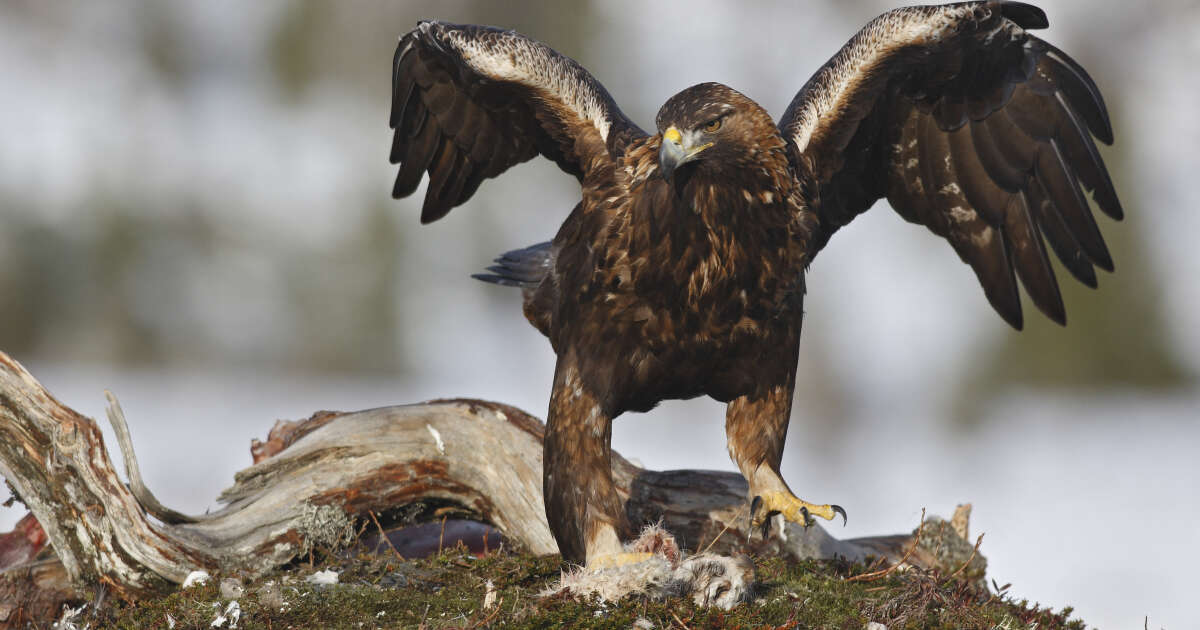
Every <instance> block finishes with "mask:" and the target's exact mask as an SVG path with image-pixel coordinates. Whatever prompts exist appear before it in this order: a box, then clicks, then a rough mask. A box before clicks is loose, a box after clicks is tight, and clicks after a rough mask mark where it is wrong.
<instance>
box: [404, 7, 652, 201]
mask: <svg viewBox="0 0 1200 630" xmlns="http://www.w3.org/2000/svg"><path fill="white" fill-rule="evenodd" d="M391 127H392V129H394V130H395V134H394V136H393V140H392V153H391V161H392V163H393V164H399V165H400V173H399V175H398V176H397V177H396V185H395V188H394V189H393V191H392V196H393V197H396V198H400V197H407V196H408V195H411V194H412V193H413V191H415V190H416V189H417V185H418V184H420V183H421V179H422V177H423V176H424V174H425V173H426V172H428V173H429V187H428V189H427V190H426V192H425V203H424V206H423V207H422V209H421V222H422V223H429V222H430V221H435V220H437V219H440V218H442V217H443V216H445V215H446V213H448V212H450V209H451V208H454V207H455V206H458V205H460V204H462V203H464V202H466V201H467V200H468V199H470V198H471V195H473V194H475V190H476V189H477V188H478V187H479V184H480V183H481V182H482V181H483V180H484V179H485V178H488V177H495V176H497V175H499V174H500V173H503V172H504V171H505V170H507V169H508V168H509V167H511V166H513V165H515V164H519V163H521V162H524V161H526V160H529V159H531V158H533V157H534V156H535V155H537V154H539V153H540V154H542V155H544V156H546V157H548V158H550V159H551V160H554V162H555V163H557V164H558V165H559V167H561V168H562V169H563V170H564V171H567V172H568V173H571V174H573V175H575V176H576V177H579V178H580V179H582V178H583V176H584V174H585V172H586V171H587V169H589V168H591V167H593V166H595V165H598V164H600V163H601V162H604V161H607V160H611V159H612V156H614V155H619V154H620V153H621V152H622V151H623V149H624V146H625V145H626V144H627V143H628V142H629V141H630V140H632V139H634V138H637V137H640V136H645V135H646V134H645V132H643V131H642V130H640V129H638V128H637V126H636V125H634V124H633V123H632V122H630V121H629V120H628V119H627V118H626V117H625V115H624V114H622V113H621V111H620V109H618V108H617V105H616V103H614V102H613V99H612V97H611V96H609V94H608V92H607V91H605V89H604V86H602V85H600V83H599V82H597V81H596V80H595V79H594V78H592V76H591V75H590V74H588V73H587V71H586V70H584V69H583V68H581V67H580V66H579V64H577V63H575V62H574V61H573V60H571V59H569V58H567V57H564V56H563V55H560V54H558V53H557V52H554V51H553V50H551V49H550V48H548V47H546V46H544V45H542V44H540V43H538V42H535V41H533V40H531V39H528V38H526V37H524V36H522V35H520V34H518V33H515V32H513V31H503V30H499V29H496V28H491V27H486V26H470V25H466V26H464V25H457V24H446V23H442V22H421V23H420V24H419V25H418V26H417V28H415V29H413V30H412V32H410V33H408V34H407V35H404V36H403V37H401V38H400V44H399V45H398V46H397V47H396V56H395V58H394V61H393V64H392V113H391Z"/></svg>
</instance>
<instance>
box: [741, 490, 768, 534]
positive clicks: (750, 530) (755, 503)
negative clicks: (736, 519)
mask: <svg viewBox="0 0 1200 630" xmlns="http://www.w3.org/2000/svg"><path fill="white" fill-rule="evenodd" d="M762 502H763V500H762V497H760V496H756V497H754V498H753V499H751V500H750V515H749V517H748V518H749V519H750V526H749V527H747V528H746V542H750V538H751V537H752V536H754V516H755V515H756V514H758V508H760V507H762ZM764 538H765V536H764Z"/></svg>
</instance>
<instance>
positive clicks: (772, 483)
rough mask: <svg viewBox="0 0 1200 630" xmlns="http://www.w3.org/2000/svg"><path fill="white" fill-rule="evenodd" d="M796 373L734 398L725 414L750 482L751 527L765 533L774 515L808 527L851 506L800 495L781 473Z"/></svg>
mask: <svg viewBox="0 0 1200 630" xmlns="http://www.w3.org/2000/svg"><path fill="white" fill-rule="evenodd" d="M794 378H795V375H794V373H792V374H789V377H788V380H787V384H786V385H776V386H772V387H765V388H761V389H760V391H758V392H755V393H754V394H748V395H745V396H741V397H739V398H735V399H734V400H732V401H730V403H729V406H728V408H727V410H726V414H725V434H726V439H727V440H728V446H729V457H730V458H731V459H733V461H734V463H735V464H737V466H738V469H739V470H741V471H742V476H744V477H745V478H746V482H747V483H748V484H749V485H750V525H751V531H753V530H754V529H761V530H762V531H763V534H764V536H765V535H766V531H767V527H768V525H769V523H770V520H769V519H770V517H772V516H774V515H775V514H783V517H784V518H785V519H787V520H789V521H792V522H793V523H799V524H801V525H803V526H804V527H808V526H809V525H812V523H813V519H812V517H813V516H819V517H821V518H824V519H826V520H833V517H834V516H835V515H837V514H840V515H841V516H842V519H843V522H844V521H845V518H846V511H845V510H843V509H842V508H841V506H838V505H833V504H825V505H820V504H816V503H809V502H808V501H804V500H802V499H799V498H797V497H796V495H795V494H793V493H792V491H791V489H790V488H788V485H787V483H785V482H784V481H783V477H782V476H781V475H780V474H779V465H780V462H781V461H782V459H783V443H784V439H785V438H786V436H787V425H788V418H789V417H790V415H791V411H792V384H793V382H794V381H793V379H794Z"/></svg>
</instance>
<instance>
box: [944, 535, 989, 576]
mask: <svg viewBox="0 0 1200 630" xmlns="http://www.w3.org/2000/svg"><path fill="white" fill-rule="evenodd" d="M982 542H983V534H980V535H979V538H976V539H975V548H974V549H972V550H971V557H969V558H967V561H966V562H964V563H962V566H961V567H958V569H957V570H955V571H954V573H951V574H950V575H948V576H946V580H945V581H946V582H949V581H950V580H953V579H954V576H956V575H958V574H959V573H962V570H963V569H965V568H967V565H968V564H971V561H972V560H974V559H975V554H976V553H979V545H980V543H982Z"/></svg>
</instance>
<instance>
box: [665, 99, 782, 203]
mask: <svg viewBox="0 0 1200 630" xmlns="http://www.w3.org/2000/svg"><path fill="white" fill-rule="evenodd" d="M655 124H656V125H657V126H658V132H659V133H660V134H662V144H661V146H660V148H659V151H658V169H659V172H660V173H661V174H662V176H663V179H666V180H671V179H672V178H673V177H674V176H675V173H676V171H677V170H678V169H679V168H680V167H682V166H684V165H685V164H694V165H695V166H694V168H696V169H698V170H705V171H709V172H712V173H714V174H716V173H720V172H722V171H727V170H728V169H730V168H735V167H737V166H739V165H742V164H746V163H747V162H748V158H750V157H751V156H752V155H754V154H755V153H756V151H755V148H756V147H758V146H759V144H760V143H761V138H762V137H763V134H766V136H765V137H767V138H770V137H772V136H778V131H777V130H776V128H775V124H774V122H773V121H772V120H771V117H770V115H768V114H767V112H766V111H764V110H763V108H762V107H760V106H759V105H758V103H755V102H754V101H752V100H750V99H749V98H747V97H746V96H745V95H744V94H742V93H741V92H738V91H737V90H735V89H733V88H731V87H729V86H726V85H722V84H720V83H701V84H699V85H693V86H692V87H690V88H687V89H686V90H683V91H682V92H680V93H678V94H676V95H675V96H672V97H671V98H669V99H667V102H666V103H665V104H663V106H662V108H661V109H659V110H658V116H656V117H655Z"/></svg>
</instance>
